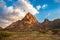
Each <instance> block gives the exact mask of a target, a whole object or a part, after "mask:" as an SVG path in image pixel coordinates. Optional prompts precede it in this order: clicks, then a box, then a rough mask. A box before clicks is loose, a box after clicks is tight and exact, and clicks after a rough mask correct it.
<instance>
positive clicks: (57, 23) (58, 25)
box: [51, 19, 60, 29]
mask: <svg viewBox="0 0 60 40" xmlns="http://www.w3.org/2000/svg"><path fill="white" fill-rule="evenodd" d="M51 24H52V27H53V28H52V29H60V19H56V20H54V21H52V23H51Z"/></svg>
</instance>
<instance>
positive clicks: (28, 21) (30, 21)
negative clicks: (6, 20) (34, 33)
mask: <svg viewBox="0 0 60 40" xmlns="http://www.w3.org/2000/svg"><path fill="white" fill-rule="evenodd" d="M22 21H23V23H26V24H35V23H37V22H38V21H37V20H36V18H35V17H34V16H33V15H32V14H31V13H30V12H29V13H27V14H26V16H25V17H24V18H23V19H22Z"/></svg>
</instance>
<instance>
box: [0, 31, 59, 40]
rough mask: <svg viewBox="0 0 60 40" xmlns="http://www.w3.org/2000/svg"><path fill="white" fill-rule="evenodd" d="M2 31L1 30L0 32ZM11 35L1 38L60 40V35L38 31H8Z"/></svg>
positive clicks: (7, 39)
mask: <svg viewBox="0 0 60 40" xmlns="http://www.w3.org/2000/svg"><path fill="white" fill-rule="evenodd" d="M0 33H1V32H0ZM7 34H9V35H10V36H7V37H4V36H2V39H0V40H60V35H57V34H56V35H52V34H47V33H46V34H42V33H40V32H38V31H32V32H7Z"/></svg>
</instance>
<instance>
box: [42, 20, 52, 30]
mask: <svg viewBox="0 0 60 40" xmlns="http://www.w3.org/2000/svg"><path fill="white" fill-rule="evenodd" d="M42 25H43V29H44V30H48V29H50V28H51V21H49V20H48V19H45V20H44V22H43V23H42Z"/></svg>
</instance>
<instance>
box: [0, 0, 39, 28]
mask: <svg viewBox="0 0 60 40" xmlns="http://www.w3.org/2000/svg"><path fill="white" fill-rule="evenodd" d="M0 8H2V10H3V11H2V12H1V13H0V26H1V27H3V28H4V27H6V26H8V25H10V24H11V23H12V22H15V21H17V20H21V19H23V17H24V16H25V15H26V13H28V12H31V14H33V15H35V14H38V13H39V12H38V11H37V9H36V8H34V7H33V5H31V4H30V2H29V1H28V0H18V1H16V2H15V3H14V7H13V6H9V7H7V6H6V5H5V2H4V1H0Z"/></svg>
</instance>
